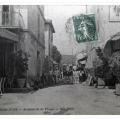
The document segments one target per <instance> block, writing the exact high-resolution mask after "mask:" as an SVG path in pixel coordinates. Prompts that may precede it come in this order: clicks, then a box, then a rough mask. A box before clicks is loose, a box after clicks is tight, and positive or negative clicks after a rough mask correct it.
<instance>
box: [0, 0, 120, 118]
mask: <svg viewBox="0 0 120 120" xmlns="http://www.w3.org/2000/svg"><path fill="white" fill-rule="evenodd" d="M3 4H9V5H19V4H20V5H41V4H42V5H116V4H120V0H0V5H3ZM107 119H109V120H119V119H120V116H118V115H117V116H107V115H105V116H101V115H100V116H98V115H97V116H93V115H91V116H89V115H81V116H78V115H69V116H52V115H51V116H48V115H46V116H44V115H40V116H38V115H31V116H26V115H24V116H18V115H14V116H9V115H6V116H4V115H2V116H0V120H107Z"/></svg>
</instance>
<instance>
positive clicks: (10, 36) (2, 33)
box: [0, 28, 19, 42]
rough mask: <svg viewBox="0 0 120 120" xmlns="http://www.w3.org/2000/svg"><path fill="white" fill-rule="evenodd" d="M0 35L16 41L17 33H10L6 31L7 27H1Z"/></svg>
mask: <svg viewBox="0 0 120 120" xmlns="http://www.w3.org/2000/svg"><path fill="white" fill-rule="evenodd" d="M0 37H2V38H6V39H8V40H11V41H14V42H18V40H19V39H18V35H16V34H15V33H12V32H10V31H8V30H7V29H5V28H4V29H3V28H0Z"/></svg>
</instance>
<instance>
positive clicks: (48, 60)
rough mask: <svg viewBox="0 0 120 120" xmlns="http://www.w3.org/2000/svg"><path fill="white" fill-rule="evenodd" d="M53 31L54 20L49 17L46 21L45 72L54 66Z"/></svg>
mask: <svg viewBox="0 0 120 120" xmlns="http://www.w3.org/2000/svg"><path fill="white" fill-rule="evenodd" d="M53 33H55V29H54V26H53V24H52V20H50V19H47V20H46V22H45V63H44V65H45V66H44V69H45V71H44V72H47V73H48V72H49V70H50V69H51V68H52V64H53V59H52V47H53Z"/></svg>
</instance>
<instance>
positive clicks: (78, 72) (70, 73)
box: [63, 66, 87, 84]
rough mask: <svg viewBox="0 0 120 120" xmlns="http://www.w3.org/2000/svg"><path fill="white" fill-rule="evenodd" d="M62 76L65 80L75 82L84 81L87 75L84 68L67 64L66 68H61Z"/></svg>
mask: <svg viewBox="0 0 120 120" xmlns="http://www.w3.org/2000/svg"><path fill="white" fill-rule="evenodd" d="M63 78H64V80H65V81H69V82H70V83H73V84H77V83H82V82H84V81H85V80H86V79H87V75H86V72H85V69H84V68H81V67H76V66H75V67H72V66H71V67H68V66H67V68H66V70H63Z"/></svg>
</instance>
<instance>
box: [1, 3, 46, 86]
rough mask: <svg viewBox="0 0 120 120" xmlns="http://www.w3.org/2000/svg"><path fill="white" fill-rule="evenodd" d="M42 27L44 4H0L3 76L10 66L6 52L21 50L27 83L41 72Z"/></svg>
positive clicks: (42, 60) (43, 55) (43, 23)
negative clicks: (23, 54) (24, 57)
mask: <svg viewBox="0 0 120 120" xmlns="http://www.w3.org/2000/svg"><path fill="white" fill-rule="evenodd" d="M44 30H45V18H44V6H36V5H32V6H31V5H29V6H26V5H25V6H24V5H16V6H13V5H1V6H0V31H1V34H0V38H1V40H0V42H1V44H0V45H1V46H2V47H3V48H2V47H0V49H1V52H2V54H1V55H0V57H1V58H0V61H2V63H4V64H3V66H2V67H1V73H2V74H4V75H6V73H8V72H9V71H8V70H9V69H10V68H12V67H13V66H10V63H9V58H8V56H9V54H10V53H12V52H16V51H18V50H22V51H23V52H25V53H27V55H28V56H29V57H28V71H27V74H26V78H27V82H29V83H31V81H34V80H35V79H36V78H39V77H40V76H41V75H42V71H43V62H44V57H45V40H44ZM11 82H12V80H11ZM11 84H14V83H11ZM14 87H16V86H14Z"/></svg>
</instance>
